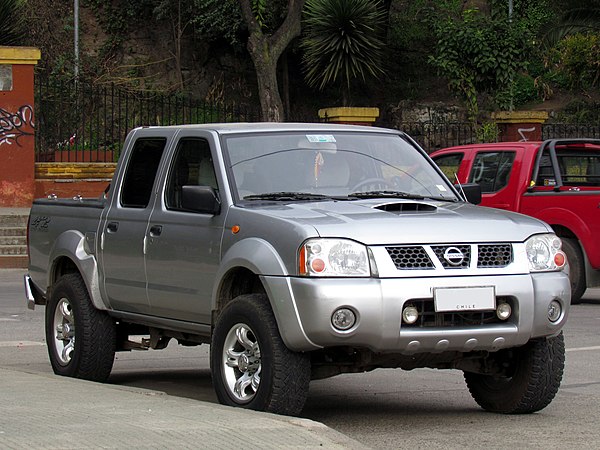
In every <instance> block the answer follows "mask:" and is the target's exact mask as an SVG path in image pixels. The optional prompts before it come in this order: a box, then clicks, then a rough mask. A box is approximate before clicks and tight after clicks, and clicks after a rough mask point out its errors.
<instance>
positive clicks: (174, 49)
mask: <svg viewBox="0 0 600 450" xmlns="http://www.w3.org/2000/svg"><path fill="white" fill-rule="evenodd" d="M240 1H241V0H240ZM307 1H308V0H307ZM336 1H337V2H338V10H339V9H340V8H341V7H339V2H340V1H341V2H344V1H345V0H313V2H312V3H319V4H323V3H327V2H330V3H331V2H333V3H335V2H336ZM364 2H366V3H374V4H375V5H376V7H377V8H378V11H380V12H381V14H382V15H383V18H384V20H383V26H381V27H376V28H373V29H372V32H373V33H374V36H373V38H374V39H375V38H376V39H378V40H379V41H380V42H381V43H382V45H381V48H380V50H381V51H379V53H380V57H379V58H378V61H374V63H377V64H379V65H380V67H381V70H374V71H372V73H368V71H367V72H366V76H365V77H364V79H363V78H362V77H361V76H357V77H356V78H353V79H348V80H346V81H347V82H346V84H345V85H344V82H342V81H341V80H340V81H339V82H338V81H336V82H333V83H328V84H322V85H319V83H310V81H311V80H310V77H309V79H308V82H307V78H306V76H305V75H306V74H307V73H308V74H310V73H311V72H310V70H311V67H310V66H309V67H307V59H306V58H305V52H306V46H305V45H304V44H303V41H302V39H303V36H301V37H299V38H296V39H294V40H293V41H292V42H291V44H290V45H288V46H287V48H286V49H285V51H284V53H283V54H282V56H281V58H280V59H279V63H278V69H277V70H278V71H277V76H278V82H279V91H280V93H281V96H282V99H283V103H284V105H285V109H286V118H287V119H288V120H305V119H306V120H310V119H312V118H313V117H314V115H315V113H316V111H317V109H318V108H322V107H326V106H339V105H341V104H347V105H356V106H378V107H380V109H381V111H382V113H383V114H395V115H402V114H403V113H404V112H405V111H407V110H410V109H411V108H412V107H413V106H414V105H438V106H440V107H441V108H447V107H453V106H458V107H459V110H460V111H461V115H462V118H463V119H465V120H466V119H468V120H470V121H474V122H477V121H482V120H484V118H485V117H486V115H487V114H489V112H490V111H494V110H501V109H502V110H505V109H526V108H529V109H548V110H550V111H553V112H554V115H555V119H556V120H562V121H579V122H594V121H595V122H596V123H597V122H598V121H599V120H600V113H599V111H600V106H599V105H600V29H599V24H600V20H599V19H600V0H593V1H590V0H588V1H584V0H536V1H533V0H514V1H513V2H509V1H507V0H487V1H486V0H481V1H466V0H465V1H463V0H436V1H434V0H414V1H409V0H381V1H375V0H364V1H363V3H364ZM2 3H3V4H7V5H8V4H11V3H12V4H13V5H21V6H22V9H21V10H19V12H17V14H18V15H19V17H21V16H23V18H24V26H25V30H26V33H25V34H24V35H23V36H22V39H21V40H20V41H19V42H22V44H23V45H31V46H36V47H39V48H41V50H42V61H41V63H40V64H39V67H38V73H39V76H41V77H45V78H49V79H62V80H70V79H73V77H74V56H73V55H74V54H73V10H72V7H73V4H72V2H64V1H62V0H12V1H11V0H2ZM250 3H251V5H252V12H253V14H254V15H255V18H256V20H257V22H258V23H259V24H260V29H261V30H262V33H264V34H265V35H266V36H269V33H271V34H273V33H275V31H276V30H278V29H279V27H280V26H281V25H282V23H283V20H284V18H285V17H286V13H287V7H288V4H287V0H250ZM509 3H512V4H513V9H512V14H511V15H510V17H509V8H508V5H509ZM334 6H335V5H334ZM342 6H343V4H342ZM305 7H306V5H305ZM0 11H3V13H0V15H6V14H7V13H8V12H9V9H7V8H6V7H2V8H0ZM340 14H341V12H340ZM79 17H80V52H81V53H80V69H79V72H80V74H81V77H83V78H85V79H88V80H91V81H93V82H94V83H114V84H116V85H118V86H120V87H122V88H123V89H127V90H130V91H140V90H142V91H161V92H168V93H172V94H174V95H185V96H191V97H193V98H199V99H205V100H208V101H214V102H234V103H241V104H255V105H258V104H259V101H258V95H259V94H258V82H257V75H256V73H257V72H256V70H255V67H254V65H253V62H252V60H251V58H250V56H249V52H248V50H247V41H248V36H249V31H248V26H247V25H246V22H245V21H244V18H243V16H242V13H241V9H240V4H239V3H238V1H237V0H138V1H133V0H80V10H79ZM1 20H2V17H0V21H1ZM9 20H10V19H9ZM304 20H306V17H304ZM0 23H1V22H0ZM305 24H306V23H305V22H304V25H305ZM304 29H305V27H303V30H304ZM324 29H326V27H325V28H324ZM365 33H366V32H365ZM0 44H2V42H0ZM313 74H314V70H313Z"/></svg>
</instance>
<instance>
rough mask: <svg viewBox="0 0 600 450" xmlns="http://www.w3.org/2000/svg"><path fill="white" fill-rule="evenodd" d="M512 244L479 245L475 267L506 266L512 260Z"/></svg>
mask: <svg viewBox="0 0 600 450" xmlns="http://www.w3.org/2000/svg"><path fill="white" fill-rule="evenodd" d="M512 258H513V255H512V245H510V244H485V245H480V246H479V257H478V259H477V267H480V268H485V267H506V266H508V265H509V264H510V263H511V262H512Z"/></svg>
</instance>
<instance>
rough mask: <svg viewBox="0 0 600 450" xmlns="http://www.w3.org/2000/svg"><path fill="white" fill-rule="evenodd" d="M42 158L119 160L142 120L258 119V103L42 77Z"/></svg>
mask: <svg viewBox="0 0 600 450" xmlns="http://www.w3.org/2000/svg"><path fill="white" fill-rule="evenodd" d="M35 94H36V107H35V108H36V111H35V117H36V133H35V149H36V161H38V162H48V161H54V162H115V161H117V159H118V157H119V154H120V151H121V146H122V144H123V141H124V140H125V136H126V135H127V133H128V132H129V131H130V130H131V129H133V128H135V127H138V126H151V125H175V124H177V125H181V124H191V123H217V122H255V121H257V120H258V118H259V111H258V109H252V108H250V107H244V106H240V105H227V104H224V103H209V102H205V101H198V100H193V99H191V98H186V97H183V96H179V95H167V94H162V93H148V92H128V91H124V90H122V89H120V88H118V87H117V86H115V85H114V84H109V85H99V86H95V85H92V84H90V83H86V82H78V83H76V84H75V83H73V82H71V83H51V82H48V81H43V80H41V81H38V80H37V79H36V86H35Z"/></svg>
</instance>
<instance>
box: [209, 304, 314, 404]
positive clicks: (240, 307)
mask: <svg viewBox="0 0 600 450" xmlns="http://www.w3.org/2000/svg"><path fill="white" fill-rule="evenodd" d="M210 362H211V364H210V365H211V373H212V381H213V386H214V388H215V391H216V393H217V397H218V399H219V401H220V402H221V403H222V404H224V405H229V406H238V407H242V408H248V409H254V410H258V411H267V412H272V413H276V414H284V415H297V414H299V413H300V411H302V408H303V407H304V403H305V402H306V397H307V395H308V385H309V382H310V359H309V357H308V355H307V354H303V353H298V352H293V351H291V350H289V349H288V348H287V347H286V346H285V344H284V343H283V341H282V339H281V335H280V334H279V330H278V328H277V323H276V321H275V316H274V315H273V311H272V310H271V306H270V305H269V301H268V299H267V298H266V296H265V295H262V294H248V295H240V296H239V297H237V298H235V299H234V300H233V301H232V302H231V303H229V304H228V305H227V306H226V307H225V308H224V309H223V311H222V312H221V313H220V315H219V317H218V319H217V322H216V325H215V329H214V332H213V339H212V344H211V349H210ZM236 387H237V388H238V392H236Z"/></svg>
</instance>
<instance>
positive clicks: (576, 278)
mask: <svg viewBox="0 0 600 450" xmlns="http://www.w3.org/2000/svg"><path fill="white" fill-rule="evenodd" d="M562 243H563V245H562V249H563V251H564V252H565V254H566V255H567V261H568V263H569V279H570V280H571V304H572V305H576V304H578V303H581V297H582V296H583V294H584V293H585V289H586V282H585V265H584V263H583V255H582V253H581V249H580V248H579V243H578V242H577V240H576V239H572V238H562Z"/></svg>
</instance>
